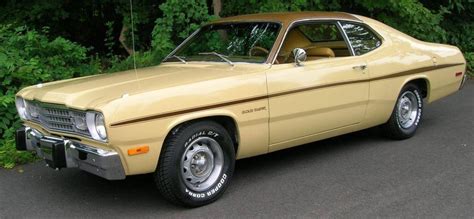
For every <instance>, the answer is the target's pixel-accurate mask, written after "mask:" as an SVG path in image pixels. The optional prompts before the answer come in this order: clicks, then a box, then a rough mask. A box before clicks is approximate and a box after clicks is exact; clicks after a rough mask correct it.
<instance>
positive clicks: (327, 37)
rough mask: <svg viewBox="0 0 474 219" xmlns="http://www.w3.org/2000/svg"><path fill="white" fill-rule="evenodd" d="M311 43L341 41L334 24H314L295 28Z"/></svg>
mask: <svg viewBox="0 0 474 219" xmlns="http://www.w3.org/2000/svg"><path fill="white" fill-rule="evenodd" d="M297 28H298V29H299V30H300V31H301V32H302V33H303V34H304V35H305V36H306V37H307V38H308V39H309V40H310V41H311V42H329V41H342V40H344V39H343V38H342V35H341V34H340V33H339V30H338V29H337V26H336V24H330V23H329V24H328V23H314V24H307V25H300V26H298V27H297Z"/></svg>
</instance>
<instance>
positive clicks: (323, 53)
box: [306, 47, 336, 61]
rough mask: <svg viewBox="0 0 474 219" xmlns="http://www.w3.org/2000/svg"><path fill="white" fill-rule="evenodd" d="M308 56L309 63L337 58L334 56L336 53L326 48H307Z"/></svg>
mask: <svg viewBox="0 0 474 219" xmlns="http://www.w3.org/2000/svg"><path fill="white" fill-rule="evenodd" d="M306 55H307V56H308V58H307V60H308V61H311V60H318V59H326V58H334V57H336V54H334V51H333V50H332V49H331V48H326V47H322V48H318V47H313V48H307V49H306Z"/></svg>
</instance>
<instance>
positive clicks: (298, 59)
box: [293, 48, 307, 66]
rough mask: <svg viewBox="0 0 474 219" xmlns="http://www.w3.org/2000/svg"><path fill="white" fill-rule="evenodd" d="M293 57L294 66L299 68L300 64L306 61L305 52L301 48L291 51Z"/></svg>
mask: <svg viewBox="0 0 474 219" xmlns="http://www.w3.org/2000/svg"><path fill="white" fill-rule="evenodd" d="M293 56H294V57H295V64H296V66H301V65H302V62H304V61H306V58H307V57H306V51H304V49H301V48H296V49H294V50H293Z"/></svg>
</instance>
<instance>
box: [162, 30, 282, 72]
mask: <svg viewBox="0 0 474 219" xmlns="http://www.w3.org/2000/svg"><path fill="white" fill-rule="evenodd" d="M279 30H280V24H277V23H269V22H252V23H226V24H211V25H207V26H204V27H202V28H201V29H200V30H199V32H198V33H197V34H195V35H194V36H193V37H192V38H191V39H189V40H188V41H187V42H186V43H185V44H184V45H183V46H181V47H180V48H179V49H178V50H177V51H176V52H175V53H173V54H171V55H170V56H169V57H168V59H167V60H165V61H168V62H188V61H214V62H229V63H230V64H232V62H249V63H264V62H265V61H266V60H267V57H268V55H269V52H270V50H271V49H272V47H273V44H274V43H275V40H276V38H277V36H278V32H279Z"/></svg>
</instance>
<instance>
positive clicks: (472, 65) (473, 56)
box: [464, 52, 474, 78]
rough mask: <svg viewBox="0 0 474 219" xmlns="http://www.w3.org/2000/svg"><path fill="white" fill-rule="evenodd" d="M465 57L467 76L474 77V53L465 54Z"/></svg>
mask: <svg viewBox="0 0 474 219" xmlns="http://www.w3.org/2000/svg"><path fill="white" fill-rule="evenodd" d="M464 57H465V58H466V61H467V74H468V75H469V77H470V78H473V77H474V52H466V53H464Z"/></svg>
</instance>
